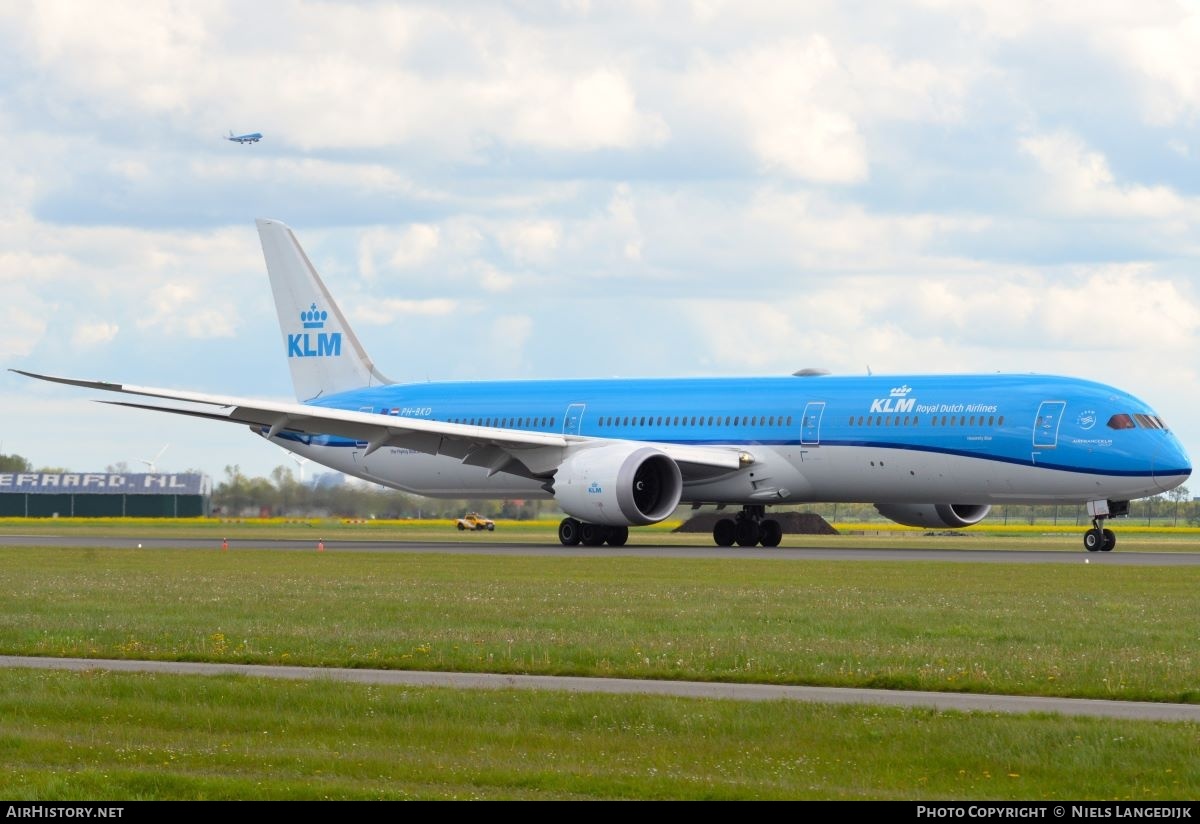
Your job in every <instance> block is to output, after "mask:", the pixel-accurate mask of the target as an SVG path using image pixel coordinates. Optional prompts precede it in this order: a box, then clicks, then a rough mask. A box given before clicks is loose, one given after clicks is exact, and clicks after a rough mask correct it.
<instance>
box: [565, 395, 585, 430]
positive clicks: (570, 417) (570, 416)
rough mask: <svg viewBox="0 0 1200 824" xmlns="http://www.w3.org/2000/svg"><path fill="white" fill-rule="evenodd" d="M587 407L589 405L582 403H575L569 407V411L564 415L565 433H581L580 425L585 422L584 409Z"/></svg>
mask: <svg viewBox="0 0 1200 824" xmlns="http://www.w3.org/2000/svg"><path fill="white" fill-rule="evenodd" d="M586 408H587V405H586V404H582V403H573V404H571V405H570V406H568V407H567V411H566V413H565V414H564V415H563V434H564V435H578V434H579V427H580V426H581V425H582V424H583V410H584V409H586Z"/></svg>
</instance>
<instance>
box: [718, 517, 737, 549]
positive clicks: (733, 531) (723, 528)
mask: <svg viewBox="0 0 1200 824" xmlns="http://www.w3.org/2000/svg"><path fill="white" fill-rule="evenodd" d="M736 537H737V526H735V525H734V523H733V519H732V518H722V519H721V520H719V521H717V522H716V523H715V524H714V525H713V540H714V541H716V542H717V546H733V541H734V539H735V538H736Z"/></svg>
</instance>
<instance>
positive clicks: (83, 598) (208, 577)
mask: <svg viewBox="0 0 1200 824" xmlns="http://www.w3.org/2000/svg"><path fill="white" fill-rule="evenodd" d="M1081 555H1082V553H1081ZM0 589H2V591H3V592H5V597H4V602H3V603H4V609H3V611H2V612H0V652H2V653H6V654H25V655H45V656H84V657H118V658H120V657H127V658H153V659H163V660H192V661H230V662H256V663H275V664H308V665H314V666H349V667H384V668H401V669H434V670H453V671H486V672H508V673H542V674H572V675H595V676H626V677H633V678H668V679H696V680H719V681H745V682H770V683H793V684H821V685H834V686H855V687H886V688H905V689H922V690H942V691H968V692H999V693H1011V694H1024V695H1061V696H1077V697H1085V696H1086V697H1098V698H1117V699H1129V700H1133V699H1138V700H1155V701H1187V702H1200V645H1197V643H1196V640H1197V639H1196V626H1197V625H1196V616H1197V615H1198V614H1200V568H1196V567H1182V568H1180V567H1177V568H1158V567H1114V566H1102V565H1090V566H1085V565H1084V564H1083V563H1082V558H1081V559H1080V563H1078V564H1052V565H1041V564H1037V565H1033V564H1012V565H1007V564H955V563H943V562H936V563H935V562H912V563H904V564H895V563H868V562H849V561H831V562H818V561H782V560H758V561H755V560H735V559H671V558H645V557H593V558H584V557H578V556H569V555H566V556H563V557H554V556H550V557H540V558H529V557H506V556H491V555H488V556H458V555H429V554H411V555H410V554H403V553H390V552H388V553H356V552H338V553H330V552H326V553H323V554H318V553H316V552H315V551H314V552H312V553H307V552H304V553H302V552H271V551H252V552H237V551H236V550H234V551H230V552H228V553H222V552H220V551H218V550H216V549H215V548H214V549H211V550H208V551H196V550H135V549H130V550H97V549H48V548H17V549H14V548H6V549H0Z"/></svg>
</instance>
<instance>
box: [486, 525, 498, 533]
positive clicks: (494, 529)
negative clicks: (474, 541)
mask: <svg viewBox="0 0 1200 824" xmlns="http://www.w3.org/2000/svg"><path fill="white" fill-rule="evenodd" d="M487 531H488V532H495V531H496V525H495V524H488V525H487Z"/></svg>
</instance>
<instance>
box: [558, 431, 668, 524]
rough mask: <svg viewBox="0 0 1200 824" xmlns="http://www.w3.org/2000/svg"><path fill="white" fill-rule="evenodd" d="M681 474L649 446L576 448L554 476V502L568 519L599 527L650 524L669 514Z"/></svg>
mask: <svg viewBox="0 0 1200 824" xmlns="http://www.w3.org/2000/svg"><path fill="white" fill-rule="evenodd" d="M682 495H683V476H682V475H681V474H680V473H679V467H678V466H677V465H676V464H675V461H673V460H671V459H670V458H669V457H667V456H666V455H664V454H663V453H662V452H659V451H658V450H657V449H654V448H653V447H650V446H636V445H633V444H613V445H611V446H598V447H593V448H591V449H581V450H579V451H578V452H576V453H575V454H574V455H572V456H571V457H569V458H567V460H566V461H564V462H563V464H562V466H560V467H559V468H558V472H556V473H555V474H554V499H555V500H556V501H558V505H559V506H560V507H562V510H563V512H566V513H567V514H568V515H570V516H571V517H573V518H578V519H579V520H581V521H585V522H587V523H592V524H604V525H605V526H645V525H646V524H655V523H658V522H659V521H661V520H663V519H664V518H666V517H667V516H668V515H670V514H671V513H672V512H674V511H675V507H677V506H678V505H679V499H680V497H681V496H682Z"/></svg>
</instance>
